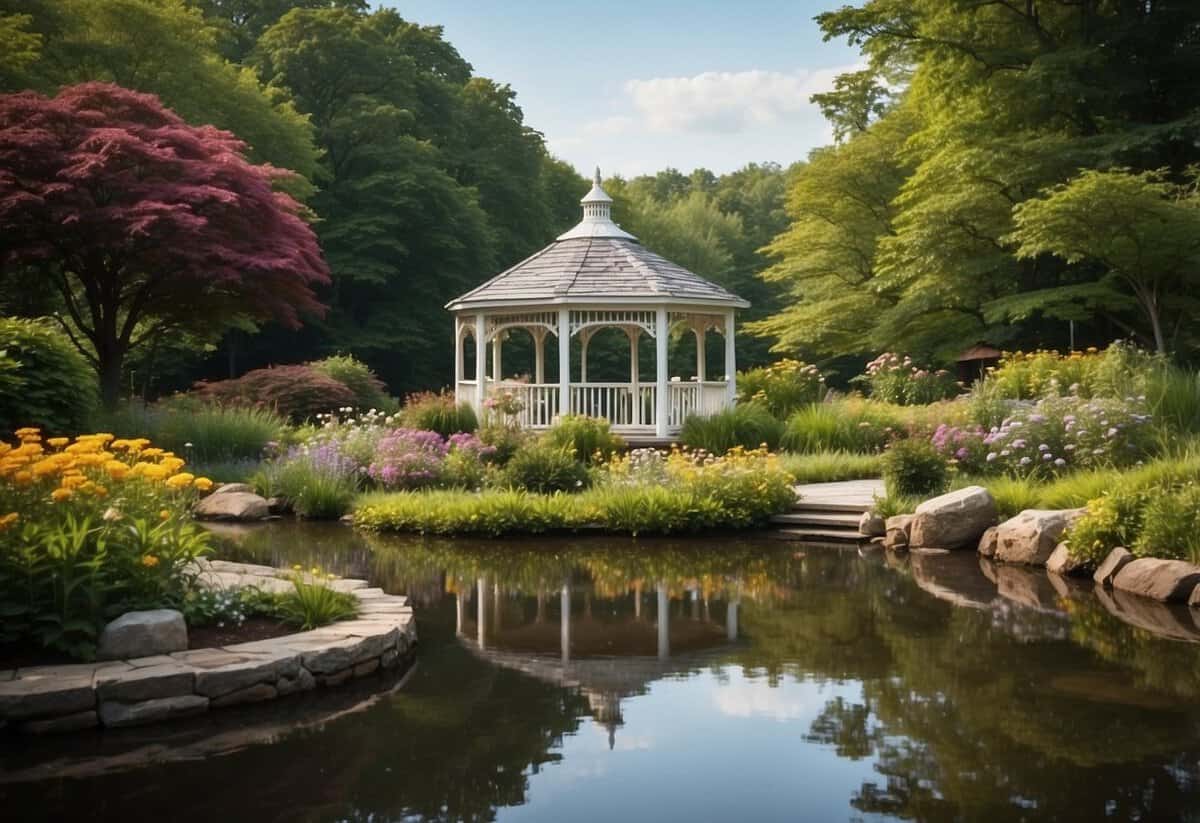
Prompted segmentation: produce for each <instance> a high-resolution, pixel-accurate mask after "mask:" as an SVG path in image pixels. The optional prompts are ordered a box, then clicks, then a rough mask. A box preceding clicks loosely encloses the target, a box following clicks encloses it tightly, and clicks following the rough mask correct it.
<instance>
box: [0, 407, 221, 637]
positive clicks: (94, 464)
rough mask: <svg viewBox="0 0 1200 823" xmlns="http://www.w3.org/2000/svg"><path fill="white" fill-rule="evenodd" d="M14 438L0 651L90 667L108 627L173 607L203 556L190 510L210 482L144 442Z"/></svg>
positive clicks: (1, 552) (3, 507) (3, 518)
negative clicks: (40, 651)
mask: <svg viewBox="0 0 1200 823" xmlns="http://www.w3.org/2000/svg"><path fill="white" fill-rule="evenodd" d="M18 435H19V436H20V437H21V444H20V445H19V446H17V447H12V446H9V445H8V444H0V614H3V615H4V620H3V622H2V623H0V642H20V641H33V642H36V643H39V644H40V645H43V646H48V647H51V648H55V649H59V650H61V651H64V652H67V653H68V654H71V655H73V656H76V657H82V658H89V657H91V656H92V654H93V653H94V651H95V643H96V638H97V637H98V634H99V631H100V628H101V627H102V626H103V624H104V623H105V622H106V621H108V620H111V619H112V618H113V617H116V616H117V615H118V614H121V613H122V612H125V611H129V610H132V609H144V608H163V607H169V606H177V605H179V604H180V603H181V602H182V601H183V598H184V595H185V592H186V590H187V587H188V585H189V583H190V582H191V578H192V576H193V575H194V574H195V570H196V566H195V560H196V558H198V557H200V556H201V555H203V554H204V553H206V552H207V551H208V550H209V549H208V533H207V532H206V531H204V530H202V529H200V528H199V527H197V526H196V525H195V524H194V523H193V522H192V521H191V516H190V508H191V503H192V501H193V500H194V499H195V497H196V495H197V494H198V493H199V492H202V491H206V490H208V489H210V488H211V487H212V482H211V481H210V480H208V479H207V478H203V477H195V476H193V475H192V474H191V473H189V472H185V471H183V469H184V461H183V460H182V459H180V458H178V457H176V456H175V455H174V454H171V453H169V452H164V451H163V450H162V449H160V448H156V447H151V445H150V443H149V441H147V440H144V439H139V440H123V439H114V438H113V436H112V435H111V434H107V433H105V434H94V435H80V436H79V437H77V438H75V439H74V441H72V440H70V439H68V438H66V437H61V438H49V439H47V440H45V441H43V440H42V438H41V435H40V433H39V432H38V431H37V430H36V429H31V428H22V429H18Z"/></svg>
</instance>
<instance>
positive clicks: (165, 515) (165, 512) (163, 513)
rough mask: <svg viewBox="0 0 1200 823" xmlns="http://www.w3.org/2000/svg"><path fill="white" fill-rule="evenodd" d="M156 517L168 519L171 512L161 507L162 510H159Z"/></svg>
mask: <svg viewBox="0 0 1200 823" xmlns="http://www.w3.org/2000/svg"><path fill="white" fill-rule="evenodd" d="M158 519H159V520H170V519H171V512H170V511H168V510H167V509H163V510H162V511H160V512H159V513H158Z"/></svg>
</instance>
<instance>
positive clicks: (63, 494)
mask: <svg viewBox="0 0 1200 823" xmlns="http://www.w3.org/2000/svg"><path fill="white" fill-rule="evenodd" d="M73 494H75V492H73V491H71V490H70V489H55V490H54V491H52V492H50V499H51V500H53V501H54V502H55V503H61V502H63V501H64V500H69V499H70V498H71V496H72V495H73Z"/></svg>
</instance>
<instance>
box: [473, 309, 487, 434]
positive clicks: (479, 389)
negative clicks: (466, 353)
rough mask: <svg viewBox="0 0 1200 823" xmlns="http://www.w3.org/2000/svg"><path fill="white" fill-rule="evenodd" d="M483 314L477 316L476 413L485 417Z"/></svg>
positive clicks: (484, 320) (485, 370)
mask: <svg viewBox="0 0 1200 823" xmlns="http://www.w3.org/2000/svg"><path fill="white" fill-rule="evenodd" d="M485 324H486V319H485V318H484V316H483V313H482V312H481V313H480V314H477V315H475V413H476V414H478V415H479V416H480V417H481V418H482V417H483V401H484V400H485V399H486V398H487V337H486V336H485V334H484V326H485Z"/></svg>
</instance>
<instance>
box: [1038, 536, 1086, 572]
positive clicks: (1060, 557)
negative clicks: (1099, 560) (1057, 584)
mask: <svg viewBox="0 0 1200 823" xmlns="http://www.w3.org/2000/svg"><path fill="white" fill-rule="evenodd" d="M1046 571H1048V572H1053V573H1054V574H1061V575H1062V576H1063V577H1085V576H1087V573H1088V572H1089V571H1091V568H1090V566H1089V564H1088V562H1087V561H1086V560H1076V559H1075V558H1074V557H1072V556H1071V550H1070V549H1069V548H1068V547H1067V544H1066V543H1059V544H1058V545H1057V546H1055V547H1054V551H1052V552H1051V553H1050V557H1049V558H1047V560H1046Z"/></svg>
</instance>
